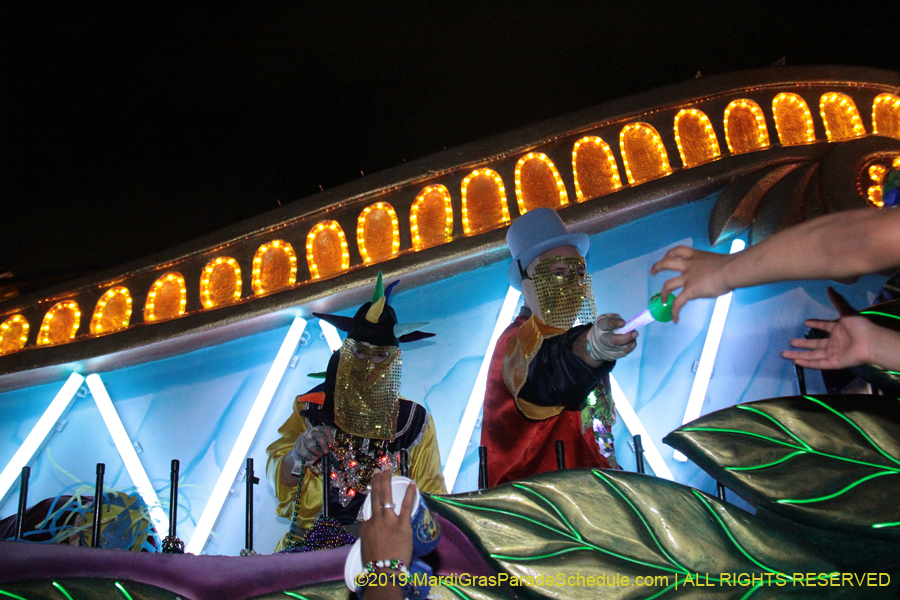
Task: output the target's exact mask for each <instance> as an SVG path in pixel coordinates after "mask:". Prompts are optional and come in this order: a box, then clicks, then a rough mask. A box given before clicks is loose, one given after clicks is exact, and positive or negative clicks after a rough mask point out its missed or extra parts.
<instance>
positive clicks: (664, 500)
mask: <svg viewBox="0 0 900 600" xmlns="http://www.w3.org/2000/svg"><path fill="white" fill-rule="evenodd" d="M428 504H429V506H430V507H431V509H432V510H433V511H435V512H437V513H439V514H441V515H443V516H444V517H446V518H447V519H449V520H450V521H452V522H453V523H454V524H455V525H457V526H458V527H459V528H460V529H461V530H462V531H463V532H465V533H466V534H467V535H468V536H469V537H470V539H471V540H472V541H473V543H475V544H476V546H477V547H478V548H479V549H480V550H481V551H482V552H483V553H484V555H485V556H486V557H487V558H488V560H490V561H491V562H492V563H493V564H494V565H495V566H496V567H497V568H498V569H499V570H500V571H501V572H504V573H506V574H507V575H509V576H510V577H511V578H515V579H516V581H518V582H519V583H523V584H525V585H522V586H515V585H513V586H511V588H510V589H512V590H515V591H516V593H517V594H521V595H524V596H529V597H542V598H585V599H587V598H591V599H593V598H597V597H603V598H645V599H647V600H650V599H656V598H676V597H677V598H679V599H680V598H699V597H703V598H734V599H735V600H738V599H745V598H751V597H752V598H754V599H758V598H776V597H777V598H782V597H792V598H794V597H798V598H799V597H803V598H820V597H822V595H821V591H817V590H815V588H811V587H807V586H806V585H804V584H805V583H808V582H807V581H801V579H800V578H801V577H803V578H808V577H810V576H809V574H815V575H812V576H811V579H815V578H816V577H821V578H823V579H821V581H823V582H826V583H827V582H830V581H831V580H830V579H828V578H829V577H840V575H839V574H838V569H837V568H836V567H835V566H834V565H833V564H832V563H830V562H828V561H826V560H824V559H822V558H821V557H819V556H817V555H816V554H815V552H814V551H813V550H812V549H811V548H809V547H808V546H806V545H804V544H803V543H801V542H800V541H798V540H796V539H794V538H791V537H789V536H788V535H786V534H784V533H782V532H781V531H779V530H778V529H776V528H775V527H773V526H771V525H768V524H766V523H765V522H763V521H762V520H760V519H757V518H756V517H754V516H753V515H750V514H749V513H747V512H744V511H743V510H741V509H739V508H736V507H734V506H732V505H730V504H727V503H723V502H721V501H719V500H718V499H717V498H713V497H712V496H709V495H707V494H704V493H702V492H699V491H697V490H695V489H692V488H689V487H686V486H682V485H679V484H677V483H673V482H670V481H666V480H664V479H658V478H656V477H650V476H647V475H639V474H636V473H626V472H622V471H601V470H592V469H572V470H567V471H559V472H554V473H543V474H541V475H536V476H534V477H531V478H528V479H525V480H521V481H518V482H514V483H509V484H505V485H501V486H498V487H495V488H490V489H487V490H482V491H480V492H472V493H469V494H458V495H454V496H430V497H429V499H428ZM800 573H805V574H807V575H800ZM587 577H592V578H593V581H591V580H588V579H587ZM626 578H627V579H626ZM639 578H640V579H639ZM648 578H649V579H648ZM883 589H887V588H878V589H876V590H875V591H876V592H878V593H881V590H883ZM832 590H833V591H832ZM858 593H859V588H849V587H847V588H845V587H831V588H829V597H832V598H853V597H856V596H854V594H858ZM867 597H874V596H872V595H869V596H867Z"/></svg>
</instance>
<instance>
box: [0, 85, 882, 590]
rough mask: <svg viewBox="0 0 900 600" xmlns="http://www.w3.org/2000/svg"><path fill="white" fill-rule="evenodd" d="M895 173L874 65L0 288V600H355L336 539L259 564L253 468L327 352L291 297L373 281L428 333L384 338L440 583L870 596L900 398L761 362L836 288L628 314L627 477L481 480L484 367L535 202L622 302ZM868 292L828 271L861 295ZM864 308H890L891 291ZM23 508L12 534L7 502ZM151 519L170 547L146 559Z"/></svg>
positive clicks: (694, 91) (572, 119) (266, 512)
mask: <svg viewBox="0 0 900 600" xmlns="http://www.w3.org/2000/svg"><path fill="white" fill-rule="evenodd" d="M896 168H900V75H898V74H897V73H894V72H886V71H878V70H870V69H860V68H843V67H841V68H837V67H790V68H789V67H773V68H769V69H765V70H758V71H748V72H742V73H734V74H728V75H722V76H716V77H709V78H698V79H694V80H691V81H687V82H684V83H680V84H676V85H672V86H668V87H665V88H661V89H657V90H653V91H650V92H646V93H643V94H638V95H635V96H631V97H627V98H622V99H620V100H617V101H615V102H611V103H608V104H604V105H601V106H597V107H595V108H592V109H589V110H585V111H582V112H580V113H576V114H573V115H569V116H566V117H562V118H559V119H555V120H552V121H547V122H543V123H539V124H537V125H534V126H532V127H529V128H527V129H523V130H518V131H514V132H510V133H507V134H504V135H501V136H497V137H495V138H491V139H487V140H482V141H480V142H476V143H472V144H469V145H466V146H462V147H459V148H453V149H450V150H447V151H445V152H442V153H440V154H437V155H434V156H430V157H427V158H424V159H421V160H418V161H415V162H410V163H404V164H402V165H400V166H398V167H396V168H394V169H390V170H388V171H384V172H382V173H378V174H375V175H370V176H367V177H364V178H361V179H359V180H358V181H355V182H353V183H349V184H346V185H343V186H341V187H338V188H335V189H332V190H328V191H325V192H323V193H320V194H318V195H316V196H313V197H310V198H305V199H302V200H298V201H296V202H294V203H291V204H288V205H285V206H284V207H282V208H280V209H279V210H277V211H272V212H270V213H267V214H264V215H261V216H259V217H255V218H253V219H250V220H247V221H245V222H243V223H240V224H238V225H235V226H233V227H230V228H227V229H224V230H221V231H218V232H216V233H213V234H210V235H209V236H206V237H204V238H201V239H199V240H195V241H194V242H192V243H190V244H186V245H183V246H180V247H177V248H173V249H171V250H170V251H167V252H164V253H161V254H157V255H153V256H149V257H147V258H145V259H142V260H140V261H137V262H135V263H132V264H129V265H126V266H124V267H117V268H115V269H112V270H109V271H105V272H100V273H96V274H92V275H89V276H85V277H83V278H81V279H78V280H75V281H71V282H69V283H66V284H64V285H61V286H59V287H56V288H54V289H48V290H41V291H39V292H37V293H35V294H31V295H26V296H22V297H13V298H11V299H7V300H5V301H3V302H2V303H0V409H2V414H3V415H4V419H3V420H2V423H0V432H2V434H0V465H2V466H3V471H2V473H0V501H2V505H0V518H3V517H5V518H7V519H11V520H8V521H7V525H8V526H7V528H6V529H5V530H4V535H5V537H6V539H7V540H9V541H4V542H0V595H2V596H4V597H12V598H26V599H28V600H32V599H33V598H135V599H137V598H148V599H149V598H176V597H180V598H187V599H191V600H195V599H196V600H200V599H206V598H222V597H227V598H234V599H243V598H276V597H278V598H284V597H295V598H326V597H327V598H338V597H347V595H348V594H349V592H348V591H347V588H346V587H345V586H344V582H343V565H344V560H345V557H346V554H347V551H348V550H347V548H346V547H345V548H335V549H329V550H320V551H318V552H312V553H303V554H285V555H274V556H273V555H269V556H264V555H265V554H269V553H270V552H272V550H273V549H274V547H275V543H276V541H277V540H278V539H279V538H280V537H281V536H282V535H283V534H284V532H285V531H286V530H287V527H288V521H287V520H286V519H284V518H281V517H277V516H276V515H275V504H276V501H275V498H274V495H273V492H272V487H271V485H269V484H267V483H266V482H265V481H264V478H262V474H261V473H260V472H259V471H261V467H259V465H263V464H265V448H266V446H267V445H268V444H269V443H270V442H271V441H272V440H273V439H275V438H276V437H277V435H278V434H277V431H276V430H277V428H278V426H279V425H280V424H281V423H282V422H283V420H284V418H285V417H286V416H287V414H288V413H289V412H290V410H291V406H292V403H293V402H294V400H295V397H296V396H298V395H300V394H303V393H305V392H306V391H307V390H309V389H311V388H312V387H314V386H315V384H316V381H315V379H311V378H310V377H309V375H310V374H312V373H318V372H321V371H323V370H324V368H325V365H326V364H327V362H328V359H329V356H330V354H331V352H332V350H333V349H334V348H335V347H336V345H339V344H340V339H339V337H337V335H338V334H337V332H336V331H334V330H333V329H329V328H328V327H327V325H325V324H323V322H322V321H320V320H318V319H316V318H315V317H314V316H313V315H312V313H313V311H315V312H323V313H331V314H343V315H351V314H352V311H353V310H354V309H355V307H357V306H359V305H360V304H361V303H362V302H363V301H365V300H366V299H367V297H368V296H370V295H371V286H372V282H373V281H374V280H375V278H376V275H377V273H378V272H379V271H382V272H383V273H384V277H385V280H386V281H393V280H396V279H399V280H400V281H401V284H400V285H399V286H398V287H397V289H396V291H395V292H394V295H393V297H392V300H391V302H392V304H393V305H394V306H396V307H398V311H402V314H403V315H404V319H405V320H408V321H416V322H429V323H430V325H429V331H431V332H434V333H436V334H437V337H435V338H433V339H430V340H421V341H418V342H414V343H412V344H408V345H407V347H406V348H405V351H406V354H405V359H404V363H405V364H404V376H403V383H402V390H401V392H402V393H403V395H404V396H405V397H407V398H410V399H413V400H415V401H417V402H419V403H421V404H423V405H424V406H425V407H426V408H428V410H429V412H430V413H431V414H432V416H433V417H434V421H435V423H436V429H437V438H438V444H439V447H440V453H441V459H442V466H443V473H444V477H445V480H446V482H447V486H448V489H449V490H450V491H451V492H452V494H450V495H448V496H432V497H430V498H428V499H427V502H428V505H429V507H430V508H431V510H432V511H433V512H434V513H435V514H436V515H437V518H438V521H439V523H440V525H441V529H442V531H443V537H442V540H441V542H440V545H439V546H438V549H437V550H436V551H435V553H434V555H433V556H431V557H430V560H431V561H432V563H433V564H432V568H433V570H434V573H435V574H437V575H444V576H448V577H447V578H446V579H443V580H441V581H440V582H437V583H436V585H434V586H432V596H433V597H445V598H451V597H462V598H467V597H471V598H494V597H519V596H521V597H534V596H541V597H545V596H546V597H567V598H568V597H585V598H587V597H591V598H593V597H598V596H601V597H611V598H613V597H614V598H658V597H669V596H672V597H674V596H675V595H677V594H682V595H696V596H699V595H703V596H704V597H706V596H709V597H722V598H750V597H753V598H757V597H758V598H762V597H782V596H792V597H793V596H797V597H810V598H813V597H824V593H823V592H822V590H821V588H822V587H823V586H826V585H827V586H828V590H827V595H828V597H846V598H856V597H867V598H868V597H879V595H884V596H885V597H893V596H892V595H891V594H896V587H897V586H898V585H900V584H898V579H900V559H897V558H896V557H897V556H900V512H898V509H897V504H896V502H895V501H893V500H892V499H893V498H896V496H897V494H898V493H900V483H897V481H895V479H897V478H895V477H891V475H896V474H900V409H898V406H897V402H896V400H895V399H893V398H891V397H889V396H871V395H865V396H852V395H845V396H833V395H825V392H826V384H825V382H824V381H823V380H822V378H821V377H820V376H819V375H818V374H816V373H814V372H807V373H805V376H804V377H802V378H798V373H797V372H796V371H795V369H794V367H793V365H792V364H791V363H790V362H788V361H785V360H783V359H781V358H780V356H779V351H780V350H781V349H782V348H783V347H784V346H785V345H786V344H787V341H788V340H789V339H790V338H792V337H797V336H798V335H801V334H802V333H803V330H802V322H803V320H804V319H805V318H808V317H830V316H832V315H833V314H834V313H833V311H832V309H831V308H830V307H829V305H828V302H827V299H826V296H825V289H826V287H827V285H828V283H827V282H804V283H796V282H794V283H784V284H778V285H772V286H766V287H763V288H754V289H748V290H740V291H738V292H735V293H734V294H733V295H728V296H726V297H723V298H720V299H718V300H709V301H696V302H693V303H691V304H690V305H688V306H687V307H686V308H685V310H684V311H683V313H682V318H681V322H680V323H679V324H678V325H672V324H664V323H651V324H649V325H647V326H646V327H645V328H644V329H643V330H642V335H641V338H640V342H639V344H638V348H637V350H636V351H635V352H634V353H633V354H632V355H630V356H629V357H627V358H626V359H623V360H621V361H620V362H619V364H618V365H617V366H616V368H615V370H614V371H613V379H612V392H613V399H614V401H615V403H616V407H617V418H616V420H615V424H614V426H613V430H612V433H613V435H614V438H615V444H616V458H617V461H618V464H619V465H620V466H621V469H622V470H611V471H600V470H570V471H566V470H562V471H560V472H556V473H545V474H542V475H537V476H534V477H531V478H527V479H524V480H522V481H519V482H515V483H511V484H505V485H502V486H498V487H496V488H490V489H486V490H480V491H479V490H478V487H479V485H478V466H479V465H478V462H479V461H478V451H477V450H478V446H479V439H480V422H481V418H480V411H481V400H482V398H483V390H484V381H485V374H486V369H487V359H486V357H490V355H491V351H492V346H493V343H494V342H495V341H496V339H497V337H498V335H499V333H500V331H502V330H503V328H504V327H505V326H506V325H507V324H509V322H510V320H511V319H512V316H513V315H514V314H515V311H516V308H517V305H518V304H519V303H520V298H519V295H518V293H516V292H515V291H514V290H511V289H510V288H509V286H508V284H507V281H506V275H505V274H506V270H507V266H508V263H509V253H508V251H507V249H506V245H505V240H504V236H505V232H506V229H507V227H508V225H509V224H510V223H511V222H512V221H514V220H515V219H516V218H517V217H518V216H520V215H522V214H525V213H526V212H528V211H530V210H533V209H535V208H538V207H551V208H554V209H556V210H557V211H558V213H559V215H560V216H561V217H562V219H563V220H564V221H565V223H566V224H567V225H568V227H569V229H570V230H571V231H578V232H584V233H587V234H589V235H590V237H591V248H592V249H591V251H590V253H589V254H588V256H587V266H588V269H589V271H590V272H591V274H592V277H593V280H594V282H595V284H594V286H595V294H596V302H597V306H598V308H599V309H600V310H601V312H611V311H614V312H618V313H620V314H622V315H624V316H626V317H628V316H632V315H636V314H638V313H640V312H641V311H642V310H643V309H644V308H645V307H646V305H647V299H648V298H650V297H651V296H652V295H653V294H655V293H656V292H658V291H659V288H660V287H661V285H662V281H663V280H664V279H663V278H664V275H661V276H655V277H654V276H650V275H649V274H648V271H649V267H650V265H651V264H653V262H655V261H656V260H658V259H659V258H660V257H661V256H662V254H663V253H664V252H665V251H666V250H667V249H669V248H671V247H673V246H675V245H690V246H693V247H695V248H700V249H704V250H713V251H717V252H729V251H731V252H736V251H739V250H740V248H742V247H744V245H746V244H754V243H757V242H759V241H760V240H763V239H765V238H766V237H768V236H770V235H772V234H773V233H775V232H777V231H779V230H781V229H784V228H786V227H789V226H791V225H794V224H797V223H800V222H802V221H804V220H807V219H811V218H814V217H816V216H820V215H825V214H828V213H833V212H838V211H842V210H848V209H854V208H862V207H871V209H872V210H878V209H881V208H883V207H884V200H883V199H882V196H881V194H882V184H883V183H884V179H885V177H886V176H887V175H888V174H889V173H890V172H891V171H892V169H896ZM197 218H200V219H202V218H203V215H197ZM11 226H14V223H11ZM140 226H141V224H140V223H139V222H133V223H123V224H122V227H140ZM47 235H51V234H50V233H49V232H47ZM35 239H36V241H35V243H41V241H40V239H39V238H38V234H37V232H36V233H35ZM883 283H884V277H879V276H870V277H864V278H862V279H860V280H859V281H858V282H855V283H853V284H841V285H839V287H840V291H841V293H843V294H844V295H845V296H846V297H847V299H848V300H849V301H850V303H851V304H853V305H854V306H857V307H864V306H869V305H871V304H872V302H873V300H874V298H875V295H876V293H877V292H878V291H879V289H880V287H881V285H882V284H883ZM832 285H833V283H832ZM876 312H878V313H880V314H872V315H871V317H872V318H873V319H881V320H882V321H885V322H891V321H894V320H896V319H894V318H893V317H892V315H894V314H896V312H897V311H896V309H894V308H893V307H892V306H888V307H887V308H883V309H882V310H879V311H876ZM801 374H802V373H801ZM881 376H882V377H885V378H888V379H890V378H891V377H894V375H893V374H890V373H887V374H884V373H882V374H881ZM701 415H703V416H701ZM698 417H699V419H698ZM636 436H640V438H637V439H639V440H640V441H639V443H635V441H637V440H636ZM547 451H548V452H553V449H550V448H548V449H547ZM248 458H249V459H254V460H255V464H256V465H258V466H257V472H256V473H255V472H254V471H253V467H252V464H254V463H253V462H252V461H251V462H248V460H247V459H248ZM644 459H646V460H644ZM173 460H177V461H178V463H177V465H178V468H177V469H176V468H175V465H176V463H173V462H172V461H173ZM98 464H103V465H104V470H103V477H102V479H101V477H99V475H100V473H99V470H98V469H97V465H98ZM645 464H646V467H645V466H644V465H645ZM23 467H28V468H29V469H30V473H29V474H28V476H27V477H25V476H23ZM635 471H646V473H643V472H635ZM173 474H174V476H173ZM256 476H260V478H262V479H263V481H261V482H260V483H259V484H258V485H254V479H255V477H256ZM98 483H99V485H98ZM23 484H25V485H23ZM726 488H727V490H728V491H727V492H726V491H724V490H725V489H726ZM22 491H27V496H23V494H22ZM98 495H99V496H100V497H102V498H104V502H103V504H102V506H103V509H102V511H101V517H102V518H100V519H99V523H98V524H94V523H92V520H93V514H94V512H95V511H94V510H93V506H95V504H96V502H95V500H94V499H95V498H96V497H97V496H98ZM20 498H24V499H25V500H24V501H23V502H24V504H23V502H20V501H19V500H20ZM40 502H44V508H43V511H44V512H43V513H42V515H38V516H35V517H34V518H33V519H31V521H28V520H27V519H23V520H24V521H27V522H28V523H29V524H30V533H29V531H28V530H23V531H22V535H21V536H18V534H19V532H18V531H15V532H14V531H12V530H13V529H18V528H19V527H18V524H19V522H18V521H16V517H15V516H16V514H17V512H19V511H18V509H19V505H20V504H23V507H22V508H23V511H24V510H25V509H26V508H29V507H31V508H34V507H36V506H37V505H38V504H39V503H40ZM62 507H65V510H60V509H61V508H62ZM248 507H250V510H248ZM34 514H35V515H37V513H34ZM63 514H65V515H66V517H65V518H64V519H60V518H59V517H60V516H61V515H63ZM125 514H139V515H141V518H140V519H137V520H128V521H126V520H125V518H124V517H122V515H125ZM248 515H249V516H248ZM251 522H252V528H250V527H248V524H249V523H251ZM10 523H12V525H9V524H10ZM26 529H27V528H26ZM248 529H249V531H248ZM250 531H252V535H248V534H249V533H250ZM170 532H177V537H178V538H179V540H182V541H183V543H184V547H185V550H186V554H183V555H178V554H164V553H160V552H158V550H160V549H162V547H163V545H164V544H163V541H162V540H163V538H164V537H165V536H166V534H167V533H170ZM29 535H30V536H31V540H30V541H31V543H29ZM16 536H18V537H20V538H21V541H12V540H11V539H10V538H14V537H16ZM101 538H102V543H99V542H98V543H96V544H95V541H97V540H100V539H101ZM38 541H40V542H42V543H37V542H38ZM51 542H57V543H51ZM58 542H62V543H58ZM91 545H97V546H99V548H90V547H72V546H91ZM141 549H143V550H145V551H149V553H148V552H126V551H125V550H141ZM251 550H254V551H255V552H250V551H251ZM242 551H244V552H243V553H244V554H251V556H240V554H241V553H242ZM253 554H256V555H253ZM465 576H468V578H466V577H465ZM579 576H584V577H593V578H594V579H593V580H592V581H593V583H591V584H588V583H587V582H584V583H581V582H579V580H578V577H579ZM847 576H849V577H851V578H852V577H856V579H855V580H853V579H851V580H849V581H848V580H846V579H845V577H847ZM490 577H494V578H495V579H494V580H491V579H490ZM573 577H574V578H575V579H574V584H573V583H569V581H570V578H573ZM638 577H640V578H641V580H642V581H644V582H646V581H648V580H647V579H644V578H647V577H649V578H650V579H649V581H650V583H649V584H646V585H645V584H640V585H634V582H635V580H636V578H638ZM479 578H483V579H479ZM529 578H530V579H529ZM538 578H539V579H538ZM548 578H549V580H548ZM554 578H557V579H555V580H554ZM558 578H562V581H565V582H567V585H560V584H559V579H558ZM492 581H493V583H492ZM550 581H555V582H556V583H550ZM601 581H602V583H601ZM853 581H856V582H857V583H859V584H860V585H857V586H855V587H854V585H853ZM629 582H630V583H629ZM836 582H837V583H836ZM862 582H865V585H866V586H868V587H867V588H866V591H865V593H864V594H863V596H860V587H861V585H863V583H862ZM498 583H502V585H497V584H498ZM520 584H521V585H520ZM813 584H815V585H813ZM817 586H818V587H817Z"/></svg>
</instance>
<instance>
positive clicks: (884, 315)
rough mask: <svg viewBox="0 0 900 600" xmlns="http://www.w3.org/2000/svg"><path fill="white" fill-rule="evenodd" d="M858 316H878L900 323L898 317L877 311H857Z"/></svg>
mask: <svg viewBox="0 0 900 600" xmlns="http://www.w3.org/2000/svg"><path fill="white" fill-rule="evenodd" d="M859 314H861V315H879V316H881V317H888V318H889V319H897V320H898V321H900V317H898V316H897V315H889V314H887V313H883V312H878V311H877V310H861V311H859Z"/></svg>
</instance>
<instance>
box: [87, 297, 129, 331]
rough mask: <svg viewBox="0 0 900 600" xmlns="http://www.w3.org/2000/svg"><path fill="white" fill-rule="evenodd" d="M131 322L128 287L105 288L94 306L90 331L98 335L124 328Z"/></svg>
mask: <svg viewBox="0 0 900 600" xmlns="http://www.w3.org/2000/svg"><path fill="white" fill-rule="evenodd" d="M130 323H131V294H130V293H129V292H128V288H126V287H122V286H118V287H114V288H110V289H108V290H106V293H105V294H103V296H101V297H100V299H99V300H97V305H96V306H94V315H93V316H92V317H91V333H92V334H94V335H100V334H101V333H109V332H111V331H119V330H120V329H125V328H126V327H128V325H129V324H130Z"/></svg>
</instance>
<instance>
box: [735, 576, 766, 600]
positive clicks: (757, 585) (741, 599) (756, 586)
mask: <svg viewBox="0 0 900 600" xmlns="http://www.w3.org/2000/svg"><path fill="white" fill-rule="evenodd" d="M751 581H752V580H751ZM761 587H762V584H761V583H757V584H756V585H754V586H753V587H752V588H750V589H749V590H748V591H747V593H746V594H744V595H743V596H741V598H740V600H747V598H749V597H750V596H752V595H753V593H754V592H755V591H756V590H758V589H759V588H761Z"/></svg>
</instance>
